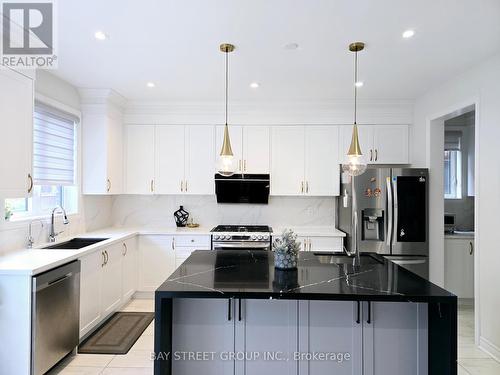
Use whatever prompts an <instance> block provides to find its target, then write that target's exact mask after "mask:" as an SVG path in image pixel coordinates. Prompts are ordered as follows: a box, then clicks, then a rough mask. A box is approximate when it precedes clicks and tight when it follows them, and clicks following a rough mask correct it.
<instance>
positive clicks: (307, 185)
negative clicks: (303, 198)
mask: <svg viewBox="0 0 500 375" xmlns="http://www.w3.org/2000/svg"><path fill="white" fill-rule="evenodd" d="M306 194H309V181H306Z"/></svg>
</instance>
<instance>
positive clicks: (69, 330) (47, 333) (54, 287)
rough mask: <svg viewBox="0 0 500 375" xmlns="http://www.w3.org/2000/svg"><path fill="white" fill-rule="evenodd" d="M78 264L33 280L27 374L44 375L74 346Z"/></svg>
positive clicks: (78, 262)
mask: <svg viewBox="0 0 500 375" xmlns="http://www.w3.org/2000/svg"><path fill="white" fill-rule="evenodd" d="M79 326H80V261H78V260H77V261H74V262H71V263H68V264H65V265H63V266H60V267H58V268H55V269H52V270H50V271H47V272H45V273H42V274H40V275H36V276H34V277H33V289H32V310H31V374H32V375H41V374H45V373H46V372H47V371H48V370H49V369H51V368H52V367H53V366H54V365H55V364H56V363H57V362H59V361H60V360H61V359H62V358H64V357H65V356H66V355H67V354H68V353H70V352H71V351H72V350H73V349H75V348H76V347H77V346H78V340H79V331H80V328H79Z"/></svg>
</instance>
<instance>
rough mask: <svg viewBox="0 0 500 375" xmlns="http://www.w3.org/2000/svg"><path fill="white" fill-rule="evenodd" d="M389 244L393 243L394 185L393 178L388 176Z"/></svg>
mask: <svg viewBox="0 0 500 375" xmlns="http://www.w3.org/2000/svg"><path fill="white" fill-rule="evenodd" d="M386 182H387V218H388V222H387V246H390V245H391V241H392V187H391V178H390V177H387V180H386Z"/></svg>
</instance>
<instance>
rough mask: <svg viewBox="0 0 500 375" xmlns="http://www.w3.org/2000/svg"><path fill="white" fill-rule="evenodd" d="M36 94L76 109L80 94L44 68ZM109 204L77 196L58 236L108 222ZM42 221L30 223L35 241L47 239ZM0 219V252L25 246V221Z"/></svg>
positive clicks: (107, 199)
mask: <svg viewBox="0 0 500 375" xmlns="http://www.w3.org/2000/svg"><path fill="white" fill-rule="evenodd" d="M37 97H39V98H43V99H44V100H48V101H50V103H48V104H52V105H54V104H58V105H59V104H60V105H61V106H62V109H66V110H71V111H76V112H78V111H80V97H79V95H78V92H77V90H76V88H75V87H73V86H71V85H70V84H68V83H67V82H65V81H63V80H61V79H59V78H57V77H55V76H54V75H52V74H50V73H48V72H46V71H44V70H38V71H37V73H36V81H35V98H37ZM2 204H3V202H2ZM111 205H112V198H111V197H89V196H81V197H80V202H79V214H78V215H72V216H71V217H70V224H69V225H68V226H66V227H65V228H62V227H61V228H60V229H61V230H62V229H64V230H65V232H64V234H62V235H61V236H73V235H76V234H79V233H82V232H85V231H91V230H95V229H99V228H102V227H106V226H109V225H111ZM44 220H45V222H46V225H45V226H44V228H43V229H42V228H41V225H40V223H39V222H36V223H34V224H33V235H34V237H35V241H36V243H35V244H38V243H43V242H47V238H48V232H49V225H48V220H47V219H44ZM2 221H3V218H2V219H0V254H2V253H6V252H8V251H13V250H16V249H20V248H23V247H25V246H26V239H27V236H28V223H29V221H23V222H2Z"/></svg>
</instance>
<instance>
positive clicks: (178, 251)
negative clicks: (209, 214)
mask: <svg viewBox="0 0 500 375" xmlns="http://www.w3.org/2000/svg"><path fill="white" fill-rule="evenodd" d="M211 248H212V244H211V241H210V236H206V235H199V236H198V235H196V236H191V235H181V236H175V237H174V250H175V268H177V267H179V266H180V265H181V264H182V263H183V262H184V261H185V260H186V259H187V258H189V256H190V255H191V253H192V252H193V251H195V250H210V249H211Z"/></svg>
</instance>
